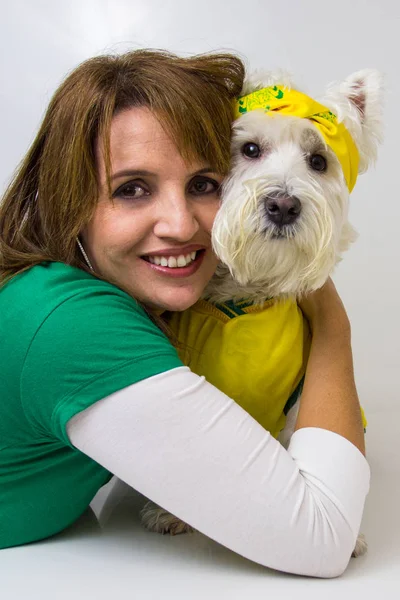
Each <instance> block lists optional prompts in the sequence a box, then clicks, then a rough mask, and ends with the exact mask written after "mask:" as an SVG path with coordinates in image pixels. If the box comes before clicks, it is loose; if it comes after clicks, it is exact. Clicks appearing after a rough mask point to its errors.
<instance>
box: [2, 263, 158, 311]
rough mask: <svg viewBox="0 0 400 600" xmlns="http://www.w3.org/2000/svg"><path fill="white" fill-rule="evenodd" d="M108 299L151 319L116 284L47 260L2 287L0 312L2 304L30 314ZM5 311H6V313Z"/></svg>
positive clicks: (7, 309)
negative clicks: (71, 304)
mask: <svg viewBox="0 0 400 600" xmlns="http://www.w3.org/2000/svg"><path fill="white" fill-rule="evenodd" d="M105 301H107V302H108V306H109V308H110V310H111V307H112V306H113V305H114V304H116V303H117V304H118V305H119V306H122V305H124V306H125V307H127V308H129V310H130V311H134V312H135V313H137V314H138V315H140V316H142V317H145V318H148V317H147V315H146V313H145V311H144V310H143V308H142V307H141V306H140V305H139V304H138V302H137V301H136V300H135V299H134V298H132V297H131V296H129V295H128V294H127V293H126V292H124V291H123V290H121V289H119V288H118V287H116V286H115V285H113V284H111V283H109V282H107V281H103V280H101V279H98V278H97V277H94V276H93V275H91V274H90V273H87V272H86V271H83V270H82V269H78V268H76V267H73V266H71V265H67V264H64V263H60V262H45V263H41V264H39V265H35V266H34V267H31V268H30V269H27V270H26V271H24V272H23V273H20V274H18V275H16V276H15V277H14V278H13V279H11V280H10V281H9V282H7V283H6V284H5V285H4V286H3V287H2V288H0V313H1V312H3V311H2V310H1V307H2V306H3V307H4V309H5V310H6V312H7V313H9V314H11V311H12V310H14V311H17V312H22V313H23V314H29V315H30V317H31V319H32V317H34V315H35V314H37V315H39V314H40V315H42V316H43V315H45V314H46V313H47V314H49V313H51V312H52V311H53V310H55V309H57V307H58V306H60V305H62V304H64V303H65V302H68V303H74V305H76V304H77V303H80V302H81V303H84V304H85V305H86V306H88V305H90V306H91V307H94V306H96V305H97V304H99V303H100V304H101V303H104V302H105ZM3 314H4V313H3Z"/></svg>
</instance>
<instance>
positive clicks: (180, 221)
mask: <svg viewBox="0 0 400 600" xmlns="http://www.w3.org/2000/svg"><path fill="white" fill-rule="evenodd" d="M198 230H199V223H198V221H197V218H196V215H195V212H194V210H193V207H192V206H191V204H190V202H188V201H187V199H186V198H185V197H180V198H176V197H175V198H174V199H173V200H172V201H164V202H162V203H161V204H160V206H159V207H158V212H157V216H156V223H155V226H154V233H155V235H156V236H157V237H160V238H171V239H174V240H178V241H180V242H187V241H189V240H191V239H192V238H193V236H194V235H195V234H196V233H197V231H198Z"/></svg>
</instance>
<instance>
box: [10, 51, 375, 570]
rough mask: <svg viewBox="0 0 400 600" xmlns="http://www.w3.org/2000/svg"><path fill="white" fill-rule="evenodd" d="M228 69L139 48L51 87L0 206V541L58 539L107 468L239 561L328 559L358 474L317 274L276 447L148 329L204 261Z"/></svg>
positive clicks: (348, 533) (336, 559) (229, 91)
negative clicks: (301, 371)
mask: <svg viewBox="0 0 400 600" xmlns="http://www.w3.org/2000/svg"><path fill="white" fill-rule="evenodd" d="M243 75H244V68H243V64H242V63H241V61H240V60H239V59H238V58H236V57H235V56H231V55H218V54H214V55H213V54H211V55H203V56H198V57H191V58H180V57H177V56H174V55H171V54H168V53H166V52H155V51H138V52H130V53H127V54H124V55H122V56H102V57H97V58H93V59H90V60H88V61H86V62H85V63H83V64H82V65H81V66H79V67H78V68H77V69H76V70H75V71H73V72H72V73H71V74H70V75H69V77H67V79H66V80H65V82H64V83H63V84H62V85H61V86H60V88H59V89H58V90H57V91H56V93H55V95H54V97H53V99H52V101H51V103H50V106H49V109H48V111H47V113H46V115H45V118H44V121H43V124H42V126H41V128H40V130H39V133H38V135H37V138H36V140H35V141H34V143H33V145H32V147H31V149H30V150H29V152H28V154H27V156H26V158H25V159H24V160H23V162H22V164H21V167H20V169H19V170H18V172H17V174H16V176H15V179H14V181H13V182H12V183H11V185H10V187H9V189H8V190H7V192H6V194H5V196H4V199H3V202H2V204H1V206H0V283H1V288H0V315H1V317H0V356H1V357H2V359H3V360H2V377H1V378H0V398H1V402H0V548H6V547H10V546H16V545H19V544H25V543H28V542H33V541H37V540H40V539H43V538H46V537H49V536H51V535H54V534H56V533H58V532H60V531H62V530H63V529H65V528H66V527H68V526H69V525H70V524H72V523H74V522H75V521H76V520H77V518H78V517H79V516H80V515H81V514H82V513H83V512H84V511H85V509H86V508H87V506H88V505H89V503H90V502H91V500H92V498H93V497H94V495H95V494H96V492H97V491H98V489H99V488H100V487H101V486H102V485H103V484H104V483H106V482H107V481H108V480H109V479H110V477H111V476H112V474H115V475H117V476H118V477H120V478H121V479H123V480H125V481H126V482H127V483H129V484H130V485H131V486H132V487H134V488H135V489H137V490H138V491H139V492H141V493H142V494H144V495H146V496H147V497H148V498H149V499H151V500H153V501H154V502H156V503H158V504H159V505H161V506H162V507H163V508H165V509H166V510H168V511H170V512H172V513H174V514H175V515H176V516H177V517H178V518H180V519H182V520H184V521H186V522H187V523H188V524H190V525H191V526H192V527H194V528H196V529H198V530H200V531H202V532H203V533H205V534H206V535H208V536H210V537H212V538H213V539H215V540H217V541H218V542H220V543H221V544H224V545H225V546H227V547H229V548H231V549H232V550H234V551H235V552H237V553H240V554H242V555H243V556H246V557H248V558H249V559H251V560H253V561H255V562H258V563H260V564H263V565H266V566H269V567H273V568H276V569H281V570H283V571H289V572H293V573H302V574H304V575H314V576H322V577H331V576H336V575H338V574H340V573H342V572H343V571H344V569H345V568H346V566H347V564H348V562H349V559H350V555H351V552H352V551H353V548H354V544H355V540H356V537H357V534H358V530H359V525H360V519H361V515H362V510H363V505H364V500H365V496H366V494H367V491H368V484H369V469H368V465H367V463H366V461H365V458H364V456H363V454H362V452H360V450H359V449H357V447H356V446H355V445H354V444H353V443H351V441H349V440H351V439H352V436H353V437H354V432H355V431H356V432H357V431H358V429H359V428H360V427H361V425H360V423H359V420H360V419H359V405H358V399H357V394H356V391H355V387H354V379H353V375H352V358H351V348H350V335H349V327H348V321H347V318H346V314H345V312H344V309H343V306H342V305H341V302H340V299H339V298H338V296H337V294H336V292H335V290H334V288H333V286H332V285H330V286H329V285H328V286H327V287H325V288H324V289H323V290H322V291H321V293H319V294H317V295H316V296H315V297H314V298H312V299H310V300H309V302H308V304H307V303H304V307H305V308H306V309H307V316H308V317H309V319H310V321H311V324H312V327H313V334H314V339H313V343H312V348H311V353H310V363H309V366H308V367H307V373H306V380H305V385H304V392H303V396H302V409H301V413H300V417H299V419H301V427H302V428H301V429H299V430H298V431H296V432H295V434H294V435H293V437H292V440H291V443H290V446H289V448H288V450H287V451H286V450H285V449H284V448H283V447H282V446H280V444H279V443H278V442H277V441H276V440H275V439H274V438H273V437H272V436H271V434H270V433H269V432H268V431H266V430H264V429H263V428H262V427H261V425H259V424H258V423H257V422H256V421H255V420H254V419H252V418H251V417H250V416H249V415H248V414H247V413H246V412H245V411H244V410H243V409H242V408H240V407H239V406H238V405H237V404H235V402H234V401H233V400H232V399H231V398H229V397H228V396H226V395H225V394H223V393H222V392H220V391H219V390H218V389H217V388H215V387H214V386H212V385H211V384H210V383H208V382H207V381H206V380H205V379H204V378H203V377H199V376H198V375H195V374H194V373H192V372H191V371H190V370H189V368H188V367H185V366H184V365H183V364H182V362H181V361H180V359H179V357H178V355H177V352H176V349H175V348H174V347H173V346H172V344H171V343H170V341H169V340H168V338H167V337H166V336H165V335H164V334H163V332H162V331H161V329H160V328H159V327H157V326H156V323H161V320H162V316H161V313H162V312H163V311H167V310H169V311H171V310H175V311H176V310H179V311H182V310H184V309H186V308H188V307H190V306H192V305H193V304H194V303H196V302H197V301H198V300H199V298H200V296H201V294H202V293H203V291H204V289H205V286H206V284H207V283H208V281H209V280H210V278H211V277H212V275H213V273H214V270H215V267H216V264H217V263H216V258H215V256H214V255H213V252H212V248H211V242H210V232H211V228H212V226H213V221H214V217H215V214H216V211H217V209H218V205H219V200H220V199H219V189H220V186H221V183H222V180H223V177H224V175H225V174H226V173H227V170H228V165H229V155H230V149H229V146H230V131H231V124H232V119H233V108H234V99H235V98H236V96H237V95H238V94H239V92H240V90H241V87H242V83H243ZM150 315H151V317H152V318H150ZM238 344H240V340H239V341H238ZM217 351H218V348H217ZM332 357H337V358H336V360H332ZM267 358H268V357H266V359H267ZM211 360H212V357H211ZM244 368H245V365H244ZM228 376H229V374H228ZM321 406H322V407H323V413H324V414H323V415H321V414H320V412H321V408H320V407H321ZM323 416H325V419H324V418H322V417H323ZM357 419H358V420H357ZM343 422H344V424H345V426H343ZM326 423H329V427H328V426H326ZM328 429H330V430H328ZM338 433H341V435H339V434H338ZM359 447H360V449H361V450H362V444H360V445H359ZM332 456H334V457H335V461H334V463H332V458H331V457H332Z"/></svg>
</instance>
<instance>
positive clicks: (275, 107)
mask: <svg viewBox="0 0 400 600" xmlns="http://www.w3.org/2000/svg"><path fill="white" fill-rule="evenodd" d="M260 108H261V109H263V110H264V111H265V112H269V111H273V112H280V113H282V114H285V115H291V116H293V117H301V118H303V119H309V120H310V121H312V122H313V123H314V125H315V126H316V127H317V129H318V130H319V131H320V132H321V134H322V137H323V138H324V140H325V142H326V143H327V144H328V146H330V148H332V150H333V151H334V153H335V154H336V156H337V157H338V159H339V162H340V164H341V165H342V169H343V174H344V178H345V180H346V183H347V187H348V188H349V192H351V191H352V189H353V187H354V186H355V183H356V181H357V175H358V163H359V160H360V156H359V153H358V150H357V147H356V145H355V143H354V141H353V138H352V137H351V135H350V133H349V132H348V131H347V129H346V127H345V126H344V125H343V123H338V120H337V117H336V115H334V114H333V113H332V112H331V111H330V110H329V109H328V108H326V106H323V105H322V104H319V103H318V102H316V101H315V100H313V99H312V98H309V97H308V96H306V95H305V94H302V93H301V92H296V91H295V90H289V89H287V88H285V87H284V86H280V85H274V86H273V87H266V88H263V89H261V90H257V91H256V92H253V93H251V94H248V95H247V96H241V97H240V98H238V100H237V103H236V108H235V112H236V118H237V117H240V115H242V114H243V113H246V112H249V111H251V110H256V109H260Z"/></svg>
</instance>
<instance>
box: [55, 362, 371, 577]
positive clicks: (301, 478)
mask: <svg viewBox="0 0 400 600" xmlns="http://www.w3.org/2000/svg"><path fill="white" fill-rule="evenodd" d="M67 434H68V437H69V439H70V441H71V443H72V444H73V445H74V446H75V447H76V448H78V449H79V450H81V451H82V452H83V453H85V454H87V455H88V456H89V457H91V458H92V459H94V460H95V461H97V462H98V463H99V464H101V465H102V466H104V467H105V468H106V469H108V470H109V471H111V472H112V473H113V474H115V475H116V476H117V477H119V478H120V479H122V480H124V481H125V482H126V483H128V484H129V485H130V486H132V487H133V488H135V489H136V490H138V491H139V492H140V493H142V494H143V495H145V496H147V497H148V498H150V499H151V500H153V501H154V502H156V503H157V504H159V505H160V506H162V507H163V508H165V509H166V510H168V511H170V512H171V513H173V514H174V515H176V516H178V517H179V518H181V519H182V520H184V521H185V522H187V523H189V524H190V525H191V526H193V527H194V528H195V529H197V530H199V531H200V532H202V533H204V534H205V535H207V536H209V537H210V538H212V539H214V540H216V541H217V542H219V543H220V544H222V545H224V546H226V547H228V548H230V549H231V550H233V551H234V552H237V553H238V554H241V555H242V556H244V557H246V558H248V559H250V560H252V561H254V562H257V563H259V564H262V565H265V566H267V567H270V568H273V569H278V570H280V571H286V572H290V573H298V574H302V575H311V576H316V577H335V576H338V575H340V574H341V573H343V571H344V570H345V569H346V566H347V564H348V562H349V560H350V556H351V553H352V551H353V549H354V546H355V542H356V538H357V535H358V532H359V528H360V522H361V517H362V513H363V507H364V502H365V498H366V495H367V493H368V489H369V478H370V471H369V467H368V463H367V461H366V459H365V457H364V456H363V455H362V454H361V453H360V451H359V450H358V449H357V448H356V447H355V446H354V445H353V444H351V443H350V442H349V441H348V440H346V439H345V438H343V437H341V436H340V435H338V434H335V433H333V432H330V431H327V430H324V429H319V428H304V429H300V430H298V431H296V432H295V433H294V435H293V437H292V439H291V442H290V445H289V448H288V450H285V449H284V448H283V447H282V446H281V445H280V444H279V442H277V441H276V440H275V439H274V438H273V437H272V436H271V435H270V434H269V433H268V432H267V431H265V430H264V429H263V428H262V427H261V426H260V425H259V424H258V423H257V422H256V421H255V420H254V419H252V417H250V416H249V415H248V414H247V413H246V412H245V411H244V410H243V409H242V408H241V407H240V406H238V405H237V404H236V403H235V402H234V401H233V400H231V399H230V398H228V397H227V396H226V395H225V394H223V393H222V392H220V391H219V390H218V389H216V388H215V387H214V386H212V385H211V384H209V383H208V382H207V381H206V380H205V379H204V378H202V377H198V376H197V375H195V374H194V373H192V372H191V371H190V370H189V369H188V368H187V367H178V368H175V369H172V370H170V371H167V372H164V373H161V374H160V375H156V376H153V377H150V378H147V379H144V380H143V381H140V382H138V383H135V384H133V385H131V386H129V387H127V388H125V389H122V390H120V391H118V392H116V393H114V394H112V395H110V396H108V397H106V398H104V399H102V400H99V401H98V402H96V403H95V404H93V405H92V406H90V407H89V408H87V409H86V410H84V411H82V412H80V413H78V414H77V415H75V416H74V417H73V418H71V419H70V420H69V422H68V425H67Z"/></svg>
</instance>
